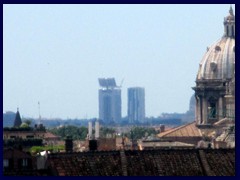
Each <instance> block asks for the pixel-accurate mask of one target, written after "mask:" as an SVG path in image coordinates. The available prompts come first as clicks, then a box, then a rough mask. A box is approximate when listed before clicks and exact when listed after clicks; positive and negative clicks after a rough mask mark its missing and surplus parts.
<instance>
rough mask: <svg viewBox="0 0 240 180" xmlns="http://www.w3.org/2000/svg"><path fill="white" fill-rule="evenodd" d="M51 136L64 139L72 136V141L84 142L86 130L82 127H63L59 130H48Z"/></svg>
mask: <svg viewBox="0 0 240 180" xmlns="http://www.w3.org/2000/svg"><path fill="white" fill-rule="evenodd" d="M49 131H50V132H51V133H53V134H56V135H58V136H60V137H61V138H62V139H65V138H66V137H67V136H72V138H73V140H84V139H85V138H86V137H87V133H88V129H87V128H86V127H84V126H81V127H76V126H63V127H60V128H53V129H49Z"/></svg>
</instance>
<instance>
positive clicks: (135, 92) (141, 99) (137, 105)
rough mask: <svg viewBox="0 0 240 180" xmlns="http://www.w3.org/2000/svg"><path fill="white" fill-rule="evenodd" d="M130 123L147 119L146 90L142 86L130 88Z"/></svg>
mask: <svg viewBox="0 0 240 180" xmlns="http://www.w3.org/2000/svg"><path fill="white" fill-rule="evenodd" d="M128 120H129V123H134V122H141V123H142V122H144V120H145V90H144V88H141V87H134V88H128Z"/></svg>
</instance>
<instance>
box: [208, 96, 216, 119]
mask: <svg viewBox="0 0 240 180" xmlns="http://www.w3.org/2000/svg"><path fill="white" fill-rule="evenodd" d="M216 102H217V100H216V99H215V98H214V97H211V98H209V100H208V118H210V119H212V118H213V119H214V118H217V109H216V108H217V106H216Z"/></svg>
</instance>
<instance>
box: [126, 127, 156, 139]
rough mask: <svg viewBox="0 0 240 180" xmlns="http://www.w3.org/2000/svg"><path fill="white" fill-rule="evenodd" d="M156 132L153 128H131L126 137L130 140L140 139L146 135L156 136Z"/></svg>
mask: <svg viewBox="0 0 240 180" xmlns="http://www.w3.org/2000/svg"><path fill="white" fill-rule="evenodd" d="M157 133H158V132H157V131H156V130H155V129H154V128H145V127H133V128H132V129H131V131H130V132H128V133H127V137H128V138H130V139H141V138H143V137H145V135H146V134H148V135H156V134H157Z"/></svg>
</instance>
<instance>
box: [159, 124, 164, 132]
mask: <svg viewBox="0 0 240 180" xmlns="http://www.w3.org/2000/svg"><path fill="white" fill-rule="evenodd" d="M164 131H165V126H164V125H163V124H161V125H160V132H164Z"/></svg>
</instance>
